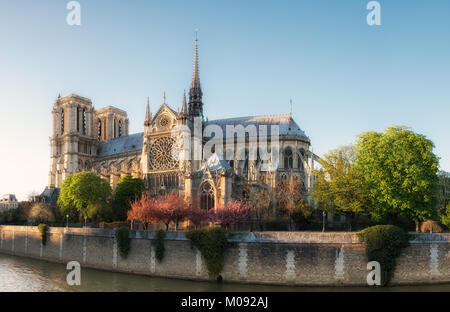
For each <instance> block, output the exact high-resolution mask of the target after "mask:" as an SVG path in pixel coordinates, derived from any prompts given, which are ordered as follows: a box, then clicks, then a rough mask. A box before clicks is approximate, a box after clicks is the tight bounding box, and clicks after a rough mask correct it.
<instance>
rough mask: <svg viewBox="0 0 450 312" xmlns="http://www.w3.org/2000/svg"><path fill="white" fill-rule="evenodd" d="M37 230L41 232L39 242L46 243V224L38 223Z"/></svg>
mask: <svg viewBox="0 0 450 312" xmlns="http://www.w3.org/2000/svg"><path fill="white" fill-rule="evenodd" d="M38 230H39V232H40V233H41V242H42V245H44V246H45V245H46V244H47V232H48V226H47V224H43V223H41V224H39V225H38Z"/></svg>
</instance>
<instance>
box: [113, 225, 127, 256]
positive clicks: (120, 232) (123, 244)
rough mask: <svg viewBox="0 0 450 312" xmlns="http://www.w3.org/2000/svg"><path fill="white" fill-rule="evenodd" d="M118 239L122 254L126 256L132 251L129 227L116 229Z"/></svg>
mask: <svg viewBox="0 0 450 312" xmlns="http://www.w3.org/2000/svg"><path fill="white" fill-rule="evenodd" d="M116 241H117V246H118V247H119V252H120V256H121V257H122V258H126V257H127V256H128V252H129V251H130V231H129V230H128V228H127V227H124V226H123V227H120V228H118V229H116Z"/></svg>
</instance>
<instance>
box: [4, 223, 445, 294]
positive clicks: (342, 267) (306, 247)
mask: <svg viewBox="0 0 450 312" xmlns="http://www.w3.org/2000/svg"><path fill="white" fill-rule="evenodd" d="M114 233H115V232H114V230H109V229H90V228H56V227H52V228H49V233H48V239H47V244H46V245H45V246H43V245H42V244H41V237H40V233H39V230H38V229H37V227H32V226H0V253H6V254H12V255H17V256H23V257H30V258H36V259H42V260H47V261H53V262H59V263H65V264H66V263H68V262H69V261H78V262H79V263H80V265H81V267H82V268H83V267H86V268H95V269H101V270H108V271H117V272H126V273H133V274H141V275H149V276H158V277H170V278H180V279H189V280H202V281H204V280H209V277H208V271H207V268H206V263H205V260H204V259H203V257H202V256H201V254H200V252H199V251H198V250H197V249H195V248H192V247H191V244H190V241H189V240H188V239H187V238H186V236H185V233H184V232H167V233H166V238H165V241H164V245H165V254H164V259H163V261H162V262H161V263H160V262H158V260H156V257H155V249H154V247H153V245H152V240H153V239H154V238H155V236H154V235H155V233H154V232H147V231H130V238H131V240H130V241H131V249H130V252H129V254H128V256H127V257H126V259H123V258H122V257H121V256H120V253H119V250H118V247H117V243H116V239H115V236H114ZM231 240H232V241H233V242H234V246H233V247H231V248H230V249H228V250H227V252H226V254H225V265H224V268H223V271H222V273H221V276H222V278H223V280H224V281H225V282H236V283H250V284H251V283H255V284H273V285H299V286H321V285H323V286H364V285H367V283H366V278H367V274H368V273H369V270H367V262H368V261H367V257H366V255H365V246H364V245H363V244H361V243H360V242H359V240H358V237H357V235H356V233H348V232H326V233H322V232H245V233H233V235H232V238H231ZM449 282H450V233H443V234H417V235H416V236H415V239H414V240H413V241H411V244H410V247H408V248H406V249H404V251H403V252H402V255H401V256H400V257H399V258H398V259H397V268H396V271H395V274H394V278H393V280H392V284H394V285H401V284H403V285H404V284H411V285H414V284H432V283H449Z"/></svg>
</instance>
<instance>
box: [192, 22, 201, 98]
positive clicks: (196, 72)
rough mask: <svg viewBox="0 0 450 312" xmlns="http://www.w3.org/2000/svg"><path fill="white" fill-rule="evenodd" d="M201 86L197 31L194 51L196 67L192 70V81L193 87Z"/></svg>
mask: <svg viewBox="0 0 450 312" xmlns="http://www.w3.org/2000/svg"><path fill="white" fill-rule="evenodd" d="M193 88H199V89H200V75H199V69H198V38H197V31H196V32H195V52H194V68H193V71H192V82H191V89H193Z"/></svg>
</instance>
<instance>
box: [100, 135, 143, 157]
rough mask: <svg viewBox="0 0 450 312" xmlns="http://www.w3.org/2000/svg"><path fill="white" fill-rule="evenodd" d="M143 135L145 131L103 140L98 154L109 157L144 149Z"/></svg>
mask: <svg viewBox="0 0 450 312" xmlns="http://www.w3.org/2000/svg"><path fill="white" fill-rule="evenodd" d="M143 136H144V133H142V132H141V133H135V134H131V135H127V136H124V137H120V138H117V139H112V140H109V141H105V142H101V143H100V144H99V146H98V151H97V156H98V157H108V156H113V155H118V154H124V153H130V152H135V151H139V150H142V142H143Z"/></svg>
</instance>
